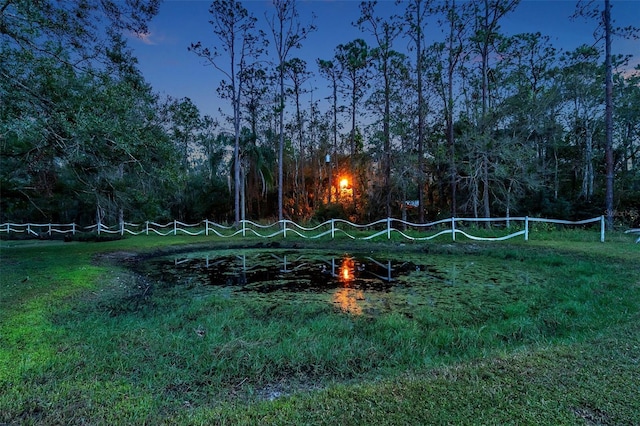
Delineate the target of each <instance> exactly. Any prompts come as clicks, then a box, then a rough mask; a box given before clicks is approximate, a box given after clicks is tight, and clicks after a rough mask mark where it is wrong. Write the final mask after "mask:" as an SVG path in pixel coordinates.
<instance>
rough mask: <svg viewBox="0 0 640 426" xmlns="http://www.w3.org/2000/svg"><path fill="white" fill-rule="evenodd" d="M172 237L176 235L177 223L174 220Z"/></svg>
mask: <svg viewBox="0 0 640 426" xmlns="http://www.w3.org/2000/svg"><path fill="white" fill-rule="evenodd" d="M173 235H178V221H177V220H175V219H174V221H173Z"/></svg>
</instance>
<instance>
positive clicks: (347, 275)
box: [333, 257, 364, 315]
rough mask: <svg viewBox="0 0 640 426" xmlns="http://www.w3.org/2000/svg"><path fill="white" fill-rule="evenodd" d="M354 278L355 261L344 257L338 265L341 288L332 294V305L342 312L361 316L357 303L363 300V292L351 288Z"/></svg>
mask: <svg viewBox="0 0 640 426" xmlns="http://www.w3.org/2000/svg"><path fill="white" fill-rule="evenodd" d="M354 278H355V261H354V259H353V258H351V257H344V258H343V259H342V264H341V265H340V282H341V283H342V286H343V287H342V288H339V289H338V290H336V292H335V293H334V294H333V303H334V304H336V305H338V306H339V307H340V310H342V312H346V313H349V314H352V315H361V314H362V306H360V305H359V304H358V301H359V300H360V301H362V300H364V292H363V291H362V290H359V289H354V288H351V284H352V283H353V280H354Z"/></svg>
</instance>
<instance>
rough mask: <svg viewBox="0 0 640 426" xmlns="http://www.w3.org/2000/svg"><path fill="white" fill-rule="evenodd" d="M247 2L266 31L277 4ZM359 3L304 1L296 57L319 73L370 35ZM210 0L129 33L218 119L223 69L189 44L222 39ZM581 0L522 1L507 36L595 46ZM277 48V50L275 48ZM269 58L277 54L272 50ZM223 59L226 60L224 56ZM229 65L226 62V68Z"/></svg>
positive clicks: (619, 9)
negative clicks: (343, 48)
mask: <svg viewBox="0 0 640 426" xmlns="http://www.w3.org/2000/svg"><path fill="white" fill-rule="evenodd" d="M394 3H395V2H394V1H391V0H389V1H380V2H379V4H378V7H377V9H376V10H379V13H380V15H384V14H389V15H390V14H392V13H402V11H403V10H404V7H403V6H402V5H400V6H395V4H394ZM611 3H612V6H613V7H612V17H613V19H614V21H615V23H614V25H617V26H627V25H635V26H638V25H640V0H612V2H611ZM243 4H244V6H245V7H246V8H247V9H248V10H249V11H250V12H251V13H252V14H253V15H254V16H255V17H256V18H258V25H259V26H260V27H261V28H262V29H263V30H264V31H265V32H266V33H267V37H268V38H269V40H270V41H271V38H272V37H271V33H270V32H269V28H268V26H267V18H266V17H265V16H268V17H271V16H272V14H273V6H272V4H271V1H268V0H254V1H245V2H243ZM359 4H360V1H345V0H342V1H341V0H337V1H332V0H304V1H299V2H298V4H297V6H298V12H299V15H300V21H301V22H302V24H305V23H309V22H311V16H312V13H313V14H315V15H316V18H315V21H314V22H315V25H316V26H317V30H316V31H315V32H313V33H311V34H310V35H309V37H308V38H307V39H306V40H304V41H303V43H302V48H301V49H299V50H293V51H292V52H291V56H290V58H293V57H299V58H302V59H304V60H305V61H306V62H307V65H308V69H309V70H310V71H312V72H313V73H314V74H317V73H316V71H317V68H316V65H315V61H316V59H317V58H321V59H331V58H332V57H333V55H334V51H335V47H336V46H337V45H338V44H341V43H347V42H349V41H351V40H353V39H355V38H364V39H365V40H366V39H367V34H363V33H362V32H360V31H359V30H358V29H357V28H356V27H354V26H353V25H352V22H354V21H357V19H358V17H359V16H360V11H359ZM210 5H211V2H210V1H187V0H169V1H165V2H164V3H162V5H161V6H160V13H159V14H158V15H157V16H156V17H155V18H154V19H153V20H152V21H151V23H150V26H149V30H150V31H149V34H147V35H145V37H143V38H135V37H131V40H130V46H131V47H132V48H133V50H134V54H135V55H136V57H137V58H138V60H139V68H140V70H141V71H142V73H143V75H144V76H145V78H146V79H147V81H148V82H149V83H150V84H151V85H152V87H153V88H154V90H155V91H156V92H158V93H160V94H161V95H169V96H171V97H174V98H182V97H189V98H191V99H192V100H193V101H194V103H195V104H196V105H197V106H198V107H199V108H200V110H201V112H202V113H204V114H208V115H211V116H212V117H214V118H217V117H219V113H218V107H219V106H220V105H222V106H223V107H225V108H226V101H220V100H219V99H218V97H217V95H216V92H215V90H216V88H217V87H218V84H219V82H220V79H221V77H220V75H219V74H217V73H216V72H215V70H214V69H213V68H212V67H211V66H204V65H203V61H202V60H201V59H200V58H198V57H197V56H196V55H195V54H194V53H192V52H188V51H187V47H188V46H189V45H190V43H192V42H197V41H201V42H202V43H203V45H204V46H213V45H214V43H216V42H217V38H216V37H215V35H214V34H213V31H212V26H211V24H209V22H208V21H209V19H210V16H211V15H210V14H209V12H208V10H209V6H210ZM575 5H576V1H562V0H558V1H547V0H524V1H522V2H521V4H520V5H519V6H518V7H517V9H516V10H515V11H514V12H512V13H511V14H509V15H507V17H506V18H504V19H503V21H502V26H501V28H502V30H503V31H504V32H505V33H506V34H517V33H523V32H537V31H539V32H541V33H542V34H544V35H548V36H549V37H550V38H551V43H552V44H553V45H554V46H555V47H557V48H561V49H563V50H572V49H574V48H576V47H578V46H579V45H582V44H589V45H591V44H593V43H594V41H595V40H594V36H593V31H594V28H595V23H594V22H588V21H586V20H585V19H583V18H578V19H576V20H571V19H570V16H571V15H572V14H573V13H574V11H575ZM425 30H426V34H427V39H428V40H427V41H428V42H431V41H435V40H442V39H443V36H442V35H441V33H440V29H439V28H438V27H437V26H436V25H435V23H434V22H430V23H429V24H428V25H427V26H426V29H425ZM406 43H407V41H406V40H400V41H399V42H398V46H394V47H395V48H396V49H398V50H404V49H405V48H406ZM271 52H272V51H271ZM613 52H614V54H618V53H624V54H632V55H633V56H634V58H633V60H632V63H633V64H634V65H636V64H639V63H640V41H639V40H635V41H634V40H622V39H617V38H616V39H614V41H613ZM271 57H274V55H273V53H272V54H271ZM223 60H224V59H223ZM225 65H226V63H224V62H223V66H225ZM307 84H308V86H309V87H308V89H311V88H312V87H313V88H314V90H315V91H316V93H317V94H316V95H315V99H318V98H319V97H323V96H324V93H323V90H324V88H325V86H326V85H327V83H326V82H325V80H323V79H322V78H321V77H316V79H315V80H313V81H311V82H309V83H307Z"/></svg>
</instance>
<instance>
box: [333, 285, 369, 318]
mask: <svg viewBox="0 0 640 426" xmlns="http://www.w3.org/2000/svg"><path fill="white" fill-rule="evenodd" d="M359 301H360V302H362V301H364V291H362V290H356V289H353V288H348V287H344V288H341V289H339V290H336V292H335V293H334V294H333V303H334V304H336V305H338V306H339V307H340V310H341V311H342V312H346V313H348V314H352V315H361V314H362V306H360V305H359V304H358V302H359Z"/></svg>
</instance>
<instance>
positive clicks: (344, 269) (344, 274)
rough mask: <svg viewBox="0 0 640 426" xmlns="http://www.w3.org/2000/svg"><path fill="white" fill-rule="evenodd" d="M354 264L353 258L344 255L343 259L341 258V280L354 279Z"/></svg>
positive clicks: (345, 281) (348, 280)
mask: <svg viewBox="0 0 640 426" xmlns="http://www.w3.org/2000/svg"><path fill="white" fill-rule="evenodd" d="M354 265H355V262H354V260H353V258H351V257H345V258H344V259H342V265H340V271H341V273H340V275H341V278H342V279H341V281H342V282H343V283H349V282H350V281H353V279H354V277H355V276H354V272H355V271H354Z"/></svg>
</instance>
